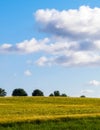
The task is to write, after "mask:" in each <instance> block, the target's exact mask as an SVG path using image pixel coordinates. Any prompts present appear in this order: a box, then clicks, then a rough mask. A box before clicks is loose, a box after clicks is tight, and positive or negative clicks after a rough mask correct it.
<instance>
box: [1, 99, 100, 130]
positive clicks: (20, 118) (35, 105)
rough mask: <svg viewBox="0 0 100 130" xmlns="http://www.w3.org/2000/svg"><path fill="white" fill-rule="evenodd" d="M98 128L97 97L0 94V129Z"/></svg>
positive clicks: (86, 129) (99, 109) (99, 124)
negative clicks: (12, 95)
mask: <svg viewBox="0 0 100 130" xmlns="http://www.w3.org/2000/svg"><path fill="white" fill-rule="evenodd" d="M19 129H23V130H32V129H34V130H52V129H54V130H56V129H57V130H62V129H63V130H65V129H68V130H69V129H71V130H75V129H77V130H78V129H79V130H80V129H83V130H99V129H100V98H71V97H1V98H0V130H19Z"/></svg>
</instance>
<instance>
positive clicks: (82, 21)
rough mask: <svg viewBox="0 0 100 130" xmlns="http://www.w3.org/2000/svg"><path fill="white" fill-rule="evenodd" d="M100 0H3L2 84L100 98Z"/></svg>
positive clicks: (0, 32)
mask: <svg viewBox="0 0 100 130" xmlns="http://www.w3.org/2000/svg"><path fill="white" fill-rule="evenodd" d="M99 66H100V1H99V0H72V1H71V0H59V1H58V0H51V1H50V0H40V1H36V0H9V1H7V0H0V88H3V89H5V91H6V92H7V96H11V94H12V91H13V90H14V89H15V88H23V89H24V90H25V91H26V92H27V93H28V95H29V96H31V94H32V92H33V90H35V89H40V90H42V91H43V92H44V95H45V96H48V95H49V94H50V93H53V92H54V91H55V90H59V91H60V93H66V94H67V95H68V96H72V97H80V96H81V95H85V96H87V97H100V67H99Z"/></svg>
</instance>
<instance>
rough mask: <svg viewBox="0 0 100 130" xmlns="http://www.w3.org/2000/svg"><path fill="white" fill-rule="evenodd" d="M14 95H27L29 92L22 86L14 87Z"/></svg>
mask: <svg viewBox="0 0 100 130" xmlns="http://www.w3.org/2000/svg"><path fill="white" fill-rule="evenodd" d="M12 96H27V93H26V92H25V90H24V89H22V88H17V89H14V90H13V92H12Z"/></svg>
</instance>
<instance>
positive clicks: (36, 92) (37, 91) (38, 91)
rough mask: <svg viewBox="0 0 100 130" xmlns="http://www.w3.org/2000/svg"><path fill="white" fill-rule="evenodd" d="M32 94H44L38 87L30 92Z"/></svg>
mask: <svg viewBox="0 0 100 130" xmlns="http://www.w3.org/2000/svg"><path fill="white" fill-rule="evenodd" d="M32 96H44V94H43V92H42V91H41V90H39V89H35V90H34V91H33V92H32Z"/></svg>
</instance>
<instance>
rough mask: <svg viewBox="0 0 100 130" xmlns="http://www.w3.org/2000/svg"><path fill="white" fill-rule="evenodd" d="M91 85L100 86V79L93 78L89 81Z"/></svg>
mask: <svg viewBox="0 0 100 130" xmlns="http://www.w3.org/2000/svg"><path fill="white" fill-rule="evenodd" d="M88 84H89V85H90V86H100V81H97V80H91V81H89V83H88Z"/></svg>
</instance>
